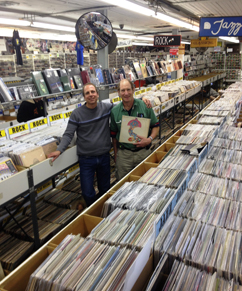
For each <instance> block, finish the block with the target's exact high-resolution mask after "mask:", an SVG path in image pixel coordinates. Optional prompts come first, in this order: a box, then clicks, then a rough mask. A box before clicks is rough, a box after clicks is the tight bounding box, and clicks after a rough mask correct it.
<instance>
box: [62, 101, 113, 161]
mask: <svg viewBox="0 0 242 291" xmlns="http://www.w3.org/2000/svg"><path fill="white" fill-rule="evenodd" d="M111 109H112V104H107V103H103V102H99V103H98V104H97V107H96V108H94V109H90V108H87V107H86V105H83V106H81V107H78V108H76V109H75V110H74V111H73V112H72V114H71V116H70V119H69V122H68V125H67V128H66V131H65V133H64V134H63V137H62V139H61V143H60V144H59V146H58V148H57V150H58V151H60V152H61V153H62V152H64V151H65V150H66V148H67V147H68V145H69V144H70V142H71V140H72V138H73V136H74V134H75V132H76V133H77V142H76V144H77V155H79V156H80V155H84V156H99V155H102V154H104V153H107V152H108V151H109V150H110V148H111V139H110V130H109V116H110V113H111Z"/></svg>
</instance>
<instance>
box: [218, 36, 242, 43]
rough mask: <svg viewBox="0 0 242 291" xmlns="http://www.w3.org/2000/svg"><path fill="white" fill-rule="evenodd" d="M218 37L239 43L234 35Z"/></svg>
mask: <svg viewBox="0 0 242 291" xmlns="http://www.w3.org/2000/svg"><path fill="white" fill-rule="evenodd" d="M219 38H220V39H222V40H226V41H229V42H234V43H239V40H238V39H237V38H236V37H226V36H223V37H219Z"/></svg>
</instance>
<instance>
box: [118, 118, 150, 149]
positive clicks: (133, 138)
mask: <svg viewBox="0 0 242 291" xmlns="http://www.w3.org/2000/svg"><path fill="white" fill-rule="evenodd" d="M149 128H150V119H149V118H139V117H133V116H124V115H123V116H122V123H121V132H120V137H119V142H125V143H131V144H133V143H136V142H137V141H139V138H138V136H137V135H140V136H145V137H148V133H149Z"/></svg>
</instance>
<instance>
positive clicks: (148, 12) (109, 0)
mask: <svg viewBox="0 0 242 291" xmlns="http://www.w3.org/2000/svg"><path fill="white" fill-rule="evenodd" d="M101 1H103V2H106V3H109V4H111V5H116V6H119V7H121V8H124V9H127V10H130V11H132V12H136V13H140V14H143V15H146V16H152V15H154V13H155V12H154V11H153V10H151V9H149V8H145V7H143V6H140V5H138V4H135V3H132V2H130V1H127V0H121V1H117V0H101Z"/></svg>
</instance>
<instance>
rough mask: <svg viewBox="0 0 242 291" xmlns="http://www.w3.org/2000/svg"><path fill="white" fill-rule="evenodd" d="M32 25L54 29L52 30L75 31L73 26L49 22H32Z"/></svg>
mask: <svg viewBox="0 0 242 291" xmlns="http://www.w3.org/2000/svg"><path fill="white" fill-rule="evenodd" d="M31 26H32V27H38V28H46V29H54V30H63V31H70V32H75V27H68V26H63V25H55V24H49V23H43V22H35V21H34V22H33V24H31Z"/></svg>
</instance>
